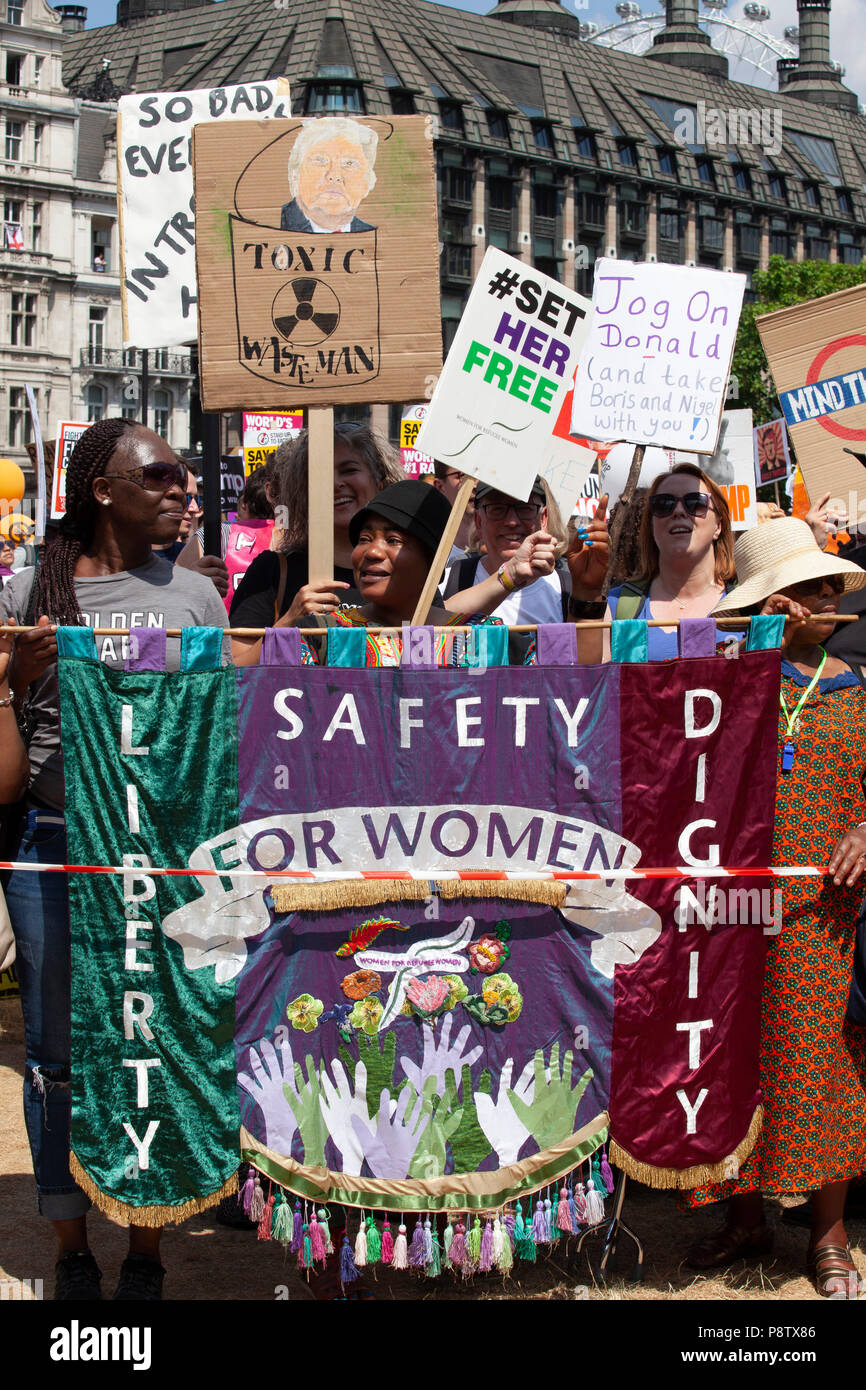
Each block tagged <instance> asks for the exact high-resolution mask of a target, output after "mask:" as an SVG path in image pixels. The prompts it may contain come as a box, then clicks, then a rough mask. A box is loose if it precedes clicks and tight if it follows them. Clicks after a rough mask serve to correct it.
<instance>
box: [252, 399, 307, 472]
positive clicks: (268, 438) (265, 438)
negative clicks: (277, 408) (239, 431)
mask: <svg viewBox="0 0 866 1390" xmlns="http://www.w3.org/2000/svg"><path fill="white" fill-rule="evenodd" d="M303 428H304V416H303V412H302V411H300V410H294V411H293V410H288V411H286V412H285V413H284V414H281V415H275V414H272V413H267V414H253V413H252V412H251V411H244V417H243V445H244V473H245V475H246V476H247V477H249V475H250V474H251V473H252V472H253V470H254V469H255V468H261V467H262V465H263V464H265V463H267V461H268V459H269V458H270V457H271V455H272V454H275V453H276V451H277V449H279V447H280V445H281V444H285V442H286V440H287V439H295V438H296V437H297V436H298V435H299V434H300V432H301V430H302V429H303Z"/></svg>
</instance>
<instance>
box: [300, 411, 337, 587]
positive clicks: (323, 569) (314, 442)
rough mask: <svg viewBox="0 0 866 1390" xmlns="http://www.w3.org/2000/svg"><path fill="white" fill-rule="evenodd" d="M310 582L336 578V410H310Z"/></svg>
mask: <svg viewBox="0 0 866 1390" xmlns="http://www.w3.org/2000/svg"><path fill="white" fill-rule="evenodd" d="M307 431H308V432H307V535H308V537H309V557H310V558H309V582H310V583H311V584H317V583H322V582H324V581H327V580H329V579H333V578H334V409H333V406H321V405H319V406H310V408H309V410H308V411H307Z"/></svg>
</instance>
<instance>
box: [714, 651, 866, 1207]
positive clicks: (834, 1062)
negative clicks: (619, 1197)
mask: <svg viewBox="0 0 866 1390" xmlns="http://www.w3.org/2000/svg"><path fill="white" fill-rule="evenodd" d="M808 683H809V682H808V680H807V678H806V677H805V676H803V675H802V674H801V673H800V672H799V671H798V670H797V669H796V667H794V666H792V665H791V664H790V663H789V662H787V661H783V662H782V685H781V691H782V698H783V699H784V701H785V704H786V706H787V708H788V710H789V711H790V712H791V713H793V710H794V708H795V706H796V704H797V701H798V700H799V699H800V697H801V696H802V694H803V692H804V689H805V688H806V686H807V685H808ZM784 739H785V723H784V720H783V719H782V716H781V711H780V719H779V768H780V771H779V776H778V788H777V792H776V832H775V839H774V843H773V859H772V862H773V863H774V864H826V863H827V861H828V860H829V858H830V854H831V852H832V850H833V847H834V845H835V844H836V842H837V840H838V839H839V838H840V836H842V835H843V834H844V833H845V832H846V831H847V830H850V829H852V827H854V826H856V825H858V824H859V823H860V822H861V821H864V820H866V808H864V797H863V787H862V785H861V779H862V778H863V775H864V763H866V692H864V691H863V689H862V688H861V686H860V684H859V683H858V681H857V679H856V677H855V676H854V675H853V674H851V673H849V672H845V673H844V674H843V675H839V676H832V677H829V678H827V679H826V680H822V681H820V682H819V685H818V688H817V689H816V690H815V691H813V693H812V694H811V695H810V697H809V700H808V702H807V704H806V705H805V707H804V709H803V711H802V713H801V716H800V727H799V731H798V732H797V734H796V736H795V743H796V755H795V759H794V765H793V767H792V769H791V771H790V772H782V771H781V749H782V744H783V742H784ZM777 886H778V887H779V888H780V889H781V892H782V894H783V897H782V930H781V933H780V934H779V935H778V936H775V937H771V938H770V942H769V949H768V952H767V966H766V975H765V979H764V992H763V1006H762V1036H761V1085H762V1088H763V1091H764V1124H763V1129H762V1132H761V1135H760V1137H759V1139H758V1142H757V1144H756V1146H755V1149H754V1152H753V1153H752V1154H751V1156H750V1157H749V1158H748V1159H747V1160H746V1162H745V1163H744V1164H743V1166H742V1168H741V1170H740V1174H739V1177H738V1178H737V1179H735V1180H732V1181H730V1182H725V1183H719V1184H713V1185H712V1186H707V1187H704V1188H698V1189H696V1190H695V1191H694V1192H693V1193H692V1194H691V1196H690V1199H689V1205H692V1206H702V1205H704V1204H706V1203H707V1202H715V1201H718V1200H719V1199H720V1198H723V1197H728V1196H731V1195H732V1194H733V1193H736V1192H753V1191H756V1190H760V1191H764V1192H769V1193H797V1192H808V1191H811V1190H813V1189H815V1188H818V1187H823V1186H824V1185H825V1184H826V1183H829V1182H835V1181H840V1180H842V1179H844V1178H853V1177H856V1176H857V1174H859V1173H862V1172H863V1171H864V1170H866V1028H858V1027H854V1026H853V1025H851V1024H849V1023H846V1021H845V1010H846V1006H847V1003H848V993H849V990H850V987H851V974H852V968H853V959H854V937H855V924H856V919H857V914H858V911H859V909H860V904H861V901H862V898H863V891H864V889H863V881H862V880H861V882H860V884H858V885H857V886H856V887H855V888H844V887H841V888H837V887H835V885H834V884H833V882H832V880H831V879H829V878H824V879H820V878H803V879H797V878H793V879H791V878H789V879H779V880H777Z"/></svg>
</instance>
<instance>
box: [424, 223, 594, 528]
mask: <svg viewBox="0 0 866 1390" xmlns="http://www.w3.org/2000/svg"><path fill="white" fill-rule="evenodd" d="M589 311H590V304H589V301H588V300H586V299H583V298H581V296H580V295H579V294H575V293H574V292H573V291H571V290H567V289H565V288H564V287H563V286H562V285H560V284H559V283H558V282H557V281H556V280H552V279H550V277H549V276H547V275H542V273H541V271H539V270H534V269H533V268H532V267H531V266H527V265H524V263H523V262H522V261H517V260H515V259H514V257H513V256H507V255H506V254H505V252H504V251H499V250H498V249H497V248H496V247H493V246H490V247H488V248H487V251H486V252H485V255H484V260H483V261H482V262H481V269H480V270H479V272H478V277H477V279H476V281H475V284H474V286H473V287H472V293H471V294H470V296H469V301H468V303H467V305H466V308H465V309H464V311H463V317H462V318H461V320H460V324H459V327H458V329H457V333H456V335H455V338H454V342H453V344H452V346H451V350H450V352H449V354H448V360H447V362H446V363H445V367H444V369H443V371H442V375H441V377H440V378H439V381H438V384H437V386H436V390H435V391H434V393H433V399H432V400H431V402H430V405H429V408H428V410H427V415H426V418H425V420H424V423H423V425H422V427H421V433H420V435H419V437H418V447H419V448H420V449H423V450H424V451H425V453H428V454H432V455H433V457H434V458H437V459H439V460H440V461H441V462H442V463H445V464H449V465H450V466H452V467H454V468H459V469H460V471H461V472H465V473H470V474H471V475H472V476H473V477H474V478H480V479H481V481H482V482H485V483H489V484H490V485H491V486H493V487H496V488H498V489H499V490H500V491H502V492H504V493H506V494H507V495H508V496H509V497H516V498H519V499H520V500H521V501H525V500H526V498H527V497H528V496H529V493H530V491H531V489H532V484H533V482H534V480H535V477H536V474H537V473H539V472H541V471H543V465H544V463H545V461H546V459H547V456H548V454H549V455H550V456H551V459H552V461H553V463H554V464H556V463H558V462H559V461H560V459H561V456H562V453H563V449H564V450H565V451H566V459H567V455H568V451H569V450H571V448H572V445H571V443H570V441H568V440H567V439H562V440H559V439H555V438H554V434H553V430H554V426H555V425H556V422H557V419H558V417H559V413H560V409H561V407H562V403H563V400H564V398H565V396H566V394H567V393H568V391H569V390H570V389H571V386H572V383H573V380H574V370H575V367H576V366H577V359H578V355H579V353H580V349H581V345H582V343H583V340H584V337H585V335H586V328H587V318H588V315H589ZM590 464H591V460H590ZM587 472H588V466H587V467H581V468H580V469H579V470H578V473H576V474H575V476H574V479H573V482H574V487H573V494H574V498H576V497H577V494H578V492H579V491H580V487H581V484H582V482H583V479H584V478H585V476H586V473H587ZM574 498H573V499H572V500H574Z"/></svg>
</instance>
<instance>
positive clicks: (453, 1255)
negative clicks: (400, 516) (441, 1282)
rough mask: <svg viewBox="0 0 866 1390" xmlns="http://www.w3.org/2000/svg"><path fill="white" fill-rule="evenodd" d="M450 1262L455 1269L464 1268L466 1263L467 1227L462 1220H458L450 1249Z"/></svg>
mask: <svg viewBox="0 0 866 1390" xmlns="http://www.w3.org/2000/svg"><path fill="white" fill-rule="evenodd" d="M448 1259H449V1263H450V1264H452V1265H453V1267H454V1268H455V1269H462V1268H463V1266H464V1264H465V1263H466V1227H465V1226H464V1225H463V1222H462V1221H458V1222H457V1225H456V1227H455V1230H454V1238H453V1240H452V1241H451V1245H450V1247H449V1250H448Z"/></svg>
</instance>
